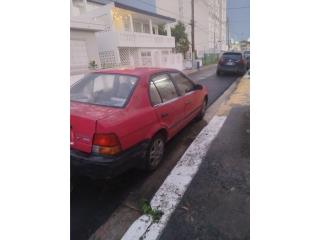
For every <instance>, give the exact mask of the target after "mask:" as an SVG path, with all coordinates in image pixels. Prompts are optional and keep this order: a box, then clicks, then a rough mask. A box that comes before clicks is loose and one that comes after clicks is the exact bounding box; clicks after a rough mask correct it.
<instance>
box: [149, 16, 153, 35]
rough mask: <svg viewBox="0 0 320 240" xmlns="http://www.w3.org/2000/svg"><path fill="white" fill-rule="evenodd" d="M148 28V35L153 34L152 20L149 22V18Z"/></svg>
mask: <svg viewBox="0 0 320 240" xmlns="http://www.w3.org/2000/svg"><path fill="white" fill-rule="evenodd" d="M149 28H150V34H153V32H152V20H151V18H150V19H149Z"/></svg>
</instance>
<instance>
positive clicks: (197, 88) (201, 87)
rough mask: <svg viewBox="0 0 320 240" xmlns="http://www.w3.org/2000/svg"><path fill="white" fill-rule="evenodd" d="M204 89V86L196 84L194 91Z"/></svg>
mask: <svg viewBox="0 0 320 240" xmlns="http://www.w3.org/2000/svg"><path fill="white" fill-rule="evenodd" d="M202 89H203V86H202V85H201V84H196V85H195V86H194V90H202Z"/></svg>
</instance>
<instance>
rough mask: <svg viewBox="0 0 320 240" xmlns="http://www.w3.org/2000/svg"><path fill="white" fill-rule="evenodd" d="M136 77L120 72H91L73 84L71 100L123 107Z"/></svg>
mask: <svg viewBox="0 0 320 240" xmlns="http://www.w3.org/2000/svg"><path fill="white" fill-rule="evenodd" d="M136 82H137V77H133V76H128V75H120V74H100V73H92V74H89V75H87V76H85V77H84V78H82V79H81V80H79V82H78V83H76V84H75V85H73V86H72V87H71V90H70V98H71V101H77V102H83V103H91V104H98V105H104V106H108V107H124V105H125V104H126V102H127V100H128V98H129V97H130V95H131V92H132V90H133V87H134V86H135V84H136Z"/></svg>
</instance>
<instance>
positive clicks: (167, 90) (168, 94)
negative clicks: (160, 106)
mask: <svg viewBox="0 0 320 240" xmlns="http://www.w3.org/2000/svg"><path fill="white" fill-rule="evenodd" d="M152 82H153V83H154V85H155V86H156V88H157V89H158V91H159V93H160V96H161V98H162V101H163V102H167V101H170V100H171V99H174V98H176V97H178V94H177V92H176V88H175V86H174V85H173V83H172V81H171V79H170V77H169V76H168V74H161V75H157V76H155V77H153V78H152Z"/></svg>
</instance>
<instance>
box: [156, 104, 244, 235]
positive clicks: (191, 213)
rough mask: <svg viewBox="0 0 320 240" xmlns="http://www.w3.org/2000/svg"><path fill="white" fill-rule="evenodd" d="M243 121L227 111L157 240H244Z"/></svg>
mask: <svg viewBox="0 0 320 240" xmlns="http://www.w3.org/2000/svg"><path fill="white" fill-rule="evenodd" d="M249 118H250V117H249V106H246V107H238V108H233V109H232V110H231V112H230V115H229V116H228V118H227V120H226V122H225V124H224V125H223V127H222V129H221V130H220V133H219V134H218V136H217V138H216V139H215V140H214V141H213V142H212V144H211V147H210V150H209V151H208V153H207V156H206V158H205V159H204V161H203V163H202V165H201V166H200V169H199V172H198V173H197V175H196V176H195V177H194V179H193V180H192V182H191V184H190V186H189V187H188V190H187V191H186V193H185V194H184V196H183V198H182V200H181V202H180V203H179V205H178V207H177V208H176V210H175V212H174V213H173V215H172V216H171V218H170V220H169V222H168V224H167V227H166V228H165V230H164V232H163V234H162V236H161V238H160V239H161V240H175V239H186V240H188V239H190V240H193V239H210V240H211V239H212V240H231V239H237V240H247V239H248V240H249V239H250V202H249V199H250V186H249V184H250V174H249V171H250V161H249V157H250V156H249V155H250V147H249V145H250V134H249V129H250V126H249V124H250V123H249V122H250V119H249Z"/></svg>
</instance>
